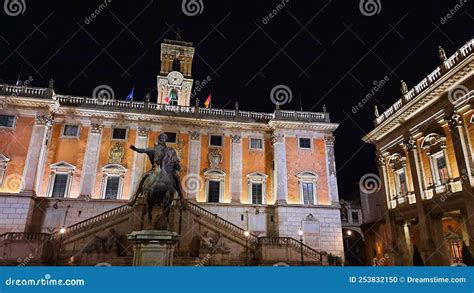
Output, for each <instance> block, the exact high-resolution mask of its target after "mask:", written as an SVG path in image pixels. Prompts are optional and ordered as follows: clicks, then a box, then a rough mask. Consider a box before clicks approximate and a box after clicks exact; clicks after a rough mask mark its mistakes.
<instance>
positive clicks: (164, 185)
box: [143, 149, 182, 230]
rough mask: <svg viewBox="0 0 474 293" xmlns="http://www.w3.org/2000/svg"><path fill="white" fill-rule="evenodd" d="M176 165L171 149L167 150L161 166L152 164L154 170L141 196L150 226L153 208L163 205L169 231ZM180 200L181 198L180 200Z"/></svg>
mask: <svg viewBox="0 0 474 293" xmlns="http://www.w3.org/2000/svg"><path fill="white" fill-rule="evenodd" d="M176 164H179V161H178V160H177V157H176V152H175V150H173V149H167V150H166V151H165V153H164V156H163V158H162V160H161V164H159V163H157V161H155V162H154V165H155V168H154V171H153V173H151V174H150V175H149V176H148V177H147V178H146V179H145V182H143V196H144V198H145V209H146V212H147V213H148V221H149V223H150V224H152V220H153V215H152V211H153V207H154V206H155V205H158V206H160V205H163V215H164V216H165V220H166V228H165V230H167V229H169V216H170V211H171V205H172V203H173V200H174V195H175V194H176V193H177V188H176V181H175V179H174V178H173V173H174V172H175V167H176ZM181 200H182V198H181Z"/></svg>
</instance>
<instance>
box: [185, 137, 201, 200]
mask: <svg viewBox="0 0 474 293" xmlns="http://www.w3.org/2000/svg"><path fill="white" fill-rule="evenodd" d="M188 161H189V163H188V174H187V175H186V176H185V177H184V178H185V179H184V180H183V181H184V182H182V184H181V186H182V187H183V189H184V191H185V192H186V193H187V195H188V199H189V200H191V201H196V198H197V195H198V193H199V190H201V188H202V186H201V184H203V182H202V180H201V174H200V173H201V170H200V168H201V167H200V166H201V133H200V132H199V131H196V130H192V131H190V132H189V160H188Z"/></svg>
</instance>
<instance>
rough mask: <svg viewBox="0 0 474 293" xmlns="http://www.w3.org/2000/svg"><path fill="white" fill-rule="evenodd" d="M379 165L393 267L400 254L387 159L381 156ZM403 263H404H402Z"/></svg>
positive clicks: (389, 259) (389, 252)
mask: <svg viewBox="0 0 474 293" xmlns="http://www.w3.org/2000/svg"><path fill="white" fill-rule="evenodd" d="M377 165H378V167H379V176H380V185H381V190H382V203H383V206H384V207H385V209H384V219H385V224H386V225H387V242H388V243H387V247H386V251H387V254H388V258H387V261H388V262H389V263H390V264H391V265H396V264H397V261H398V260H399V259H400V257H399V253H398V252H397V250H396V247H397V236H396V228H395V221H394V216H393V215H392V212H391V211H390V210H391V203H390V187H389V186H388V182H389V181H388V177H387V166H386V164H385V158H384V157H383V156H382V155H380V154H379V156H378V158H377ZM400 263H402V262H400Z"/></svg>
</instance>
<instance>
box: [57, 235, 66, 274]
mask: <svg viewBox="0 0 474 293" xmlns="http://www.w3.org/2000/svg"><path fill="white" fill-rule="evenodd" d="M64 233H66V228H64V227H61V229H59V247H58V255H57V257H56V266H57V265H58V264H59V256H60V255H61V245H62V243H63V234H64Z"/></svg>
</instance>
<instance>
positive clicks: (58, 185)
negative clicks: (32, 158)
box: [47, 161, 76, 197]
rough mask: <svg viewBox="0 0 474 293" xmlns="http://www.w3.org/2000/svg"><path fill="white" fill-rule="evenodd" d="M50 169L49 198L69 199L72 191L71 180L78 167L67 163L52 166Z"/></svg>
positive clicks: (62, 162)
mask: <svg viewBox="0 0 474 293" xmlns="http://www.w3.org/2000/svg"><path fill="white" fill-rule="evenodd" d="M49 167H50V169H51V173H50V176H49V183H48V191H47V194H48V196H50V197H69V192H70V191H71V182H72V180H71V179H72V176H73V174H74V171H75V170H76V167H75V166H73V165H71V164H69V163H68V162H65V161H61V162H57V163H54V164H51V165H49Z"/></svg>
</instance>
